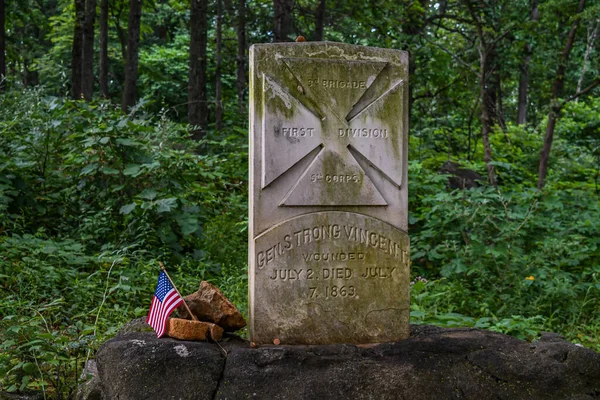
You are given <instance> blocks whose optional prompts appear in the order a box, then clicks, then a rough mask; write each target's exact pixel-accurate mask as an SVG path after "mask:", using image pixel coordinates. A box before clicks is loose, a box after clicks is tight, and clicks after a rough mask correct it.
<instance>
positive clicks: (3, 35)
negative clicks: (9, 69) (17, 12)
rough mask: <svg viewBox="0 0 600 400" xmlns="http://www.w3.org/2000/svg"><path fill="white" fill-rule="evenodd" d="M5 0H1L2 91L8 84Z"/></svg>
mask: <svg viewBox="0 0 600 400" xmlns="http://www.w3.org/2000/svg"><path fill="white" fill-rule="evenodd" d="M4 8H5V7H4V0H0V92H2V91H3V90H4V87H5V86H6V22H5V21H6V17H5V15H6V12H5V11H4Z"/></svg>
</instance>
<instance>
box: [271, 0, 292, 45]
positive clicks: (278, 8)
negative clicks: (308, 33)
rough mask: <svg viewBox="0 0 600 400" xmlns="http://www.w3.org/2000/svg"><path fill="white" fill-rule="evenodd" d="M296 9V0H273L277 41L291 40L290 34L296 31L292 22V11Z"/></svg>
mask: <svg viewBox="0 0 600 400" xmlns="http://www.w3.org/2000/svg"><path fill="white" fill-rule="evenodd" d="M293 9H294V0H273V10H274V16H275V29H274V31H273V32H274V34H275V42H285V41H287V40H289V38H288V37H289V35H290V34H291V33H292V32H294V28H293V24H292V11H293Z"/></svg>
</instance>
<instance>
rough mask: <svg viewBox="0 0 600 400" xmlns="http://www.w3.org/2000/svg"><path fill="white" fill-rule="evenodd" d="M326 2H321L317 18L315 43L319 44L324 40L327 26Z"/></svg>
mask: <svg viewBox="0 0 600 400" xmlns="http://www.w3.org/2000/svg"><path fill="white" fill-rule="evenodd" d="M325 1H326V0H319V5H318V6H317V13H316V16H315V41H317V42H320V41H322V40H323V26H324V24H325Z"/></svg>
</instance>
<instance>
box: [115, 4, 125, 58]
mask: <svg viewBox="0 0 600 400" xmlns="http://www.w3.org/2000/svg"><path fill="white" fill-rule="evenodd" d="M113 17H114V21H115V28H116V29H117V37H118V38H119V43H120V44H121V58H122V59H123V63H126V62H127V33H126V32H125V29H123V27H122V26H121V23H120V22H119V16H118V15H117V16H113Z"/></svg>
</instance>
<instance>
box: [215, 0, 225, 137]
mask: <svg viewBox="0 0 600 400" xmlns="http://www.w3.org/2000/svg"><path fill="white" fill-rule="evenodd" d="M222 45H223V2H222V0H217V32H216V47H217V48H216V54H215V58H216V66H215V128H216V129H217V131H220V130H221V128H222V126H223V102H222V82H221V61H222V58H223V55H222Z"/></svg>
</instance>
